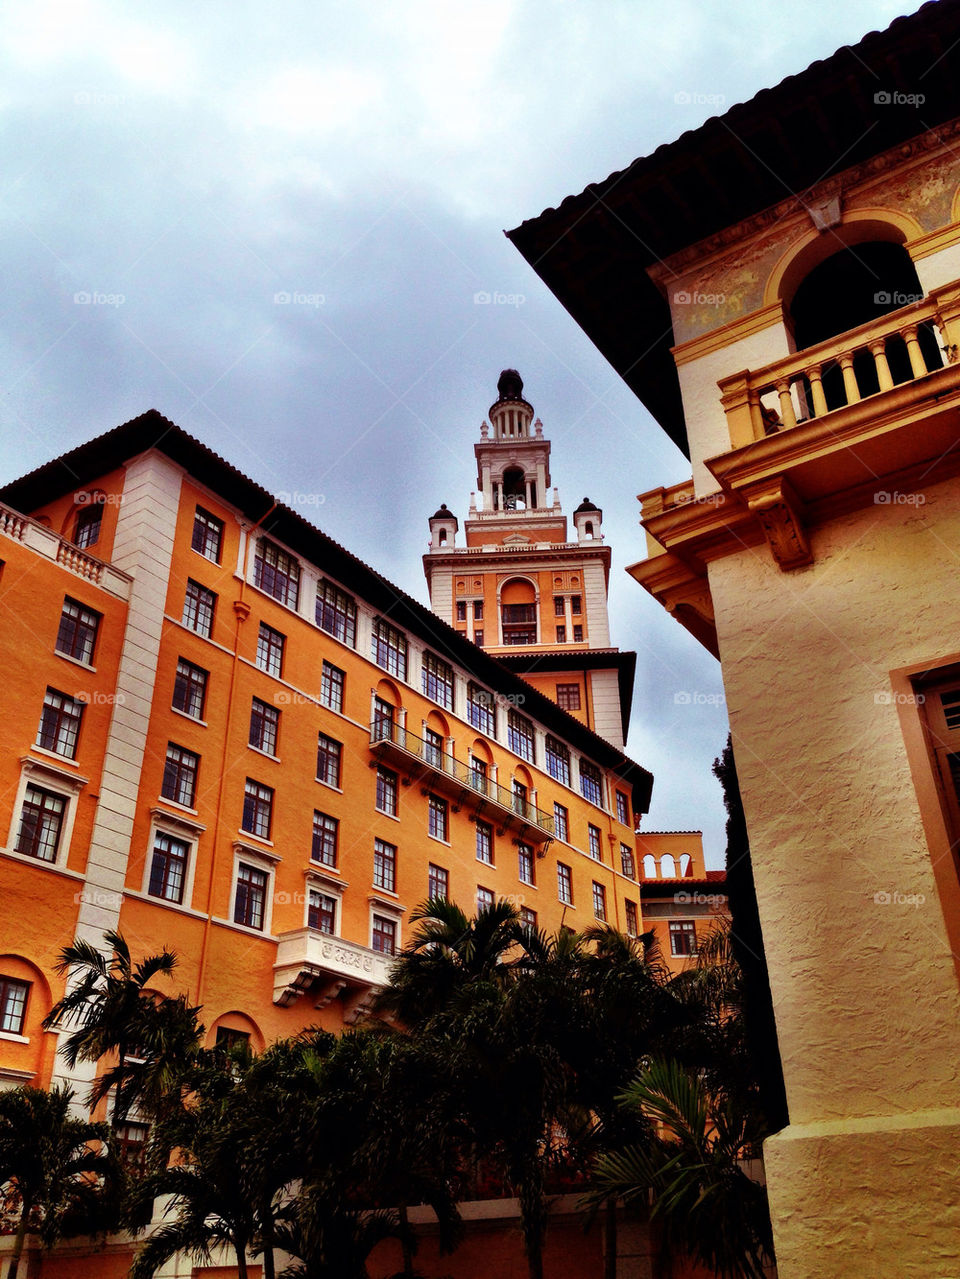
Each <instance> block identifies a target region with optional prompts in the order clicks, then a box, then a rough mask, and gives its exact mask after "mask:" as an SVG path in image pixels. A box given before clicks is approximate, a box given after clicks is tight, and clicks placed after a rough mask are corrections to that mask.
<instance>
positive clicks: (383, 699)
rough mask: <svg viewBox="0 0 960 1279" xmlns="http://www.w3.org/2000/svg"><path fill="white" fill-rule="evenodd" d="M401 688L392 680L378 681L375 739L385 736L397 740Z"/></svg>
mask: <svg viewBox="0 0 960 1279" xmlns="http://www.w3.org/2000/svg"><path fill="white" fill-rule="evenodd" d="M402 704H403V703H402V701H401V698H400V690H399V689H398V688H397V686H396V684H394V683H393V682H392V681H391V680H388V679H382V680H379V681H378V683H377V687H376V690H375V692H374V695H373V722H372V725H371V727H372V729H373V735H374V736H373V740H374V741H376V740H378V739H379V738H382V737H385V738H387V739H388V740H389V741H396V740H397V732H398V728H399V724H400V707H401V706H402Z"/></svg>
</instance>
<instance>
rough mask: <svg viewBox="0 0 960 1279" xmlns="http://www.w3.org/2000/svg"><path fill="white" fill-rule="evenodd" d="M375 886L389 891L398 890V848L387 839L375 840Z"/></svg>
mask: <svg viewBox="0 0 960 1279" xmlns="http://www.w3.org/2000/svg"><path fill="white" fill-rule="evenodd" d="M373 886H374V888H385V889H386V890H387V892H388V893H394V892H396V890H397V849H396V845H395V844H388V843H387V841H386V840H385V839H375V840H374V841H373Z"/></svg>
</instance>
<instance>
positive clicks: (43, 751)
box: [30, 742, 80, 768]
mask: <svg viewBox="0 0 960 1279" xmlns="http://www.w3.org/2000/svg"><path fill="white" fill-rule="evenodd" d="M30 749H31V750H33V751H37V752H38V753H39V754H40V755H46V756H47V758H48V759H58V760H60V762H61V763H62V764H69V765H70V766H71V767H72V768H79V767H80V765H79V764H78V763H77V761H76V759H74V757H73V756H72V755H61V754H60V752H59V751H50V750H47V748H46V746H38V745H37V743H36V742H34V743H33V745H32V746H31V747H30Z"/></svg>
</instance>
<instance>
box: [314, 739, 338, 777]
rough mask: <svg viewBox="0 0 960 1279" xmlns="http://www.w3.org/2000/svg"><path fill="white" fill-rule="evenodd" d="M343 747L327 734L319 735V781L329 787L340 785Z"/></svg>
mask: <svg viewBox="0 0 960 1279" xmlns="http://www.w3.org/2000/svg"><path fill="white" fill-rule="evenodd" d="M342 757H343V746H342V745H341V743H340V742H338V741H335V740H334V738H332V737H327V735H326V733H319V734H318V735H317V781H318V782H324V783H326V785H327V786H337V787H339V785H340V763H341V759H342Z"/></svg>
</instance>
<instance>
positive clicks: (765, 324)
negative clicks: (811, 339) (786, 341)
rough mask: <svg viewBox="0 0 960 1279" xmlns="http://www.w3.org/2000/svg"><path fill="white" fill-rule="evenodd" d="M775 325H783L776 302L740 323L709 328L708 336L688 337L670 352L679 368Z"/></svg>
mask: <svg viewBox="0 0 960 1279" xmlns="http://www.w3.org/2000/svg"><path fill="white" fill-rule="evenodd" d="M776 324H783V303H782V302H781V301H780V300H779V299H778V300H777V301H776V302H771V303H769V305H767V306H762V307H760V308H759V309H758V310H756V311H751V312H749V314H747V315H744V316H741V317H740V319H739V320H734V321H733V322H732V323H730V324H726V325H724V326H723V327H722V328H719V329H711V330H710V331H709V333H702V334H701V335H700V336H699V337H695V338H690V340H689V341H687V342H680V343H678V345H677V346H674V347H671V348H670V349H671V351H672V352H673V358H674V360H675V362H676V363H677V365H678V366H679V365H682V364H691V363H692V362H693V361H694V360H700V359H702V358H703V357H704V356H705V355H712V354H713V352H714V351H719V350H722V349H723V347H725V346H732V345H733V343H734V342H740V341H742V339H743V338H748V337H753V335H754V334H755V333H762V332H763V330H764V329H771V328H773V327H774V325H776Z"/></svg>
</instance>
